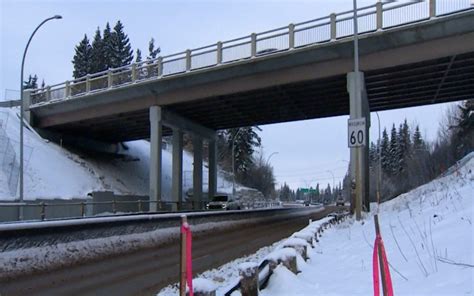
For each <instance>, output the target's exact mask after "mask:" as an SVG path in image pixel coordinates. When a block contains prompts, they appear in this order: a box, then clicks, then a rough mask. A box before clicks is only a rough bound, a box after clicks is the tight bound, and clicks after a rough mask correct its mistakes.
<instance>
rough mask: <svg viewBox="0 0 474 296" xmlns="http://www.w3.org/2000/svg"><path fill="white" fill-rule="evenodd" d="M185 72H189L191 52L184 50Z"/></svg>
mask: <svg viewBox="0 0 474 296" xmlns="http://www.w3.org/2000/svg"><path fill="white" fill-rule="evenodd" d="M186 71H191V50H189V49H187V50H186Z"/></svg>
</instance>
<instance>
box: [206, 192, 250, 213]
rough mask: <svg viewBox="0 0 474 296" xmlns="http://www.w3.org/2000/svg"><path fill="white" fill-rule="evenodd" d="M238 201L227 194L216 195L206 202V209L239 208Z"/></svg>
mask: <svg viewBox="0 0 474 296" xmlns="http://www.w3.org/2000/svg"><path fill="white" fill-rule="evenodd" d="M241 208H242V206H241V203H240V202H239V201H236V200H233V199H232V198H230V197H229V196H227V195H216V196H214V197H213V198H212V199H211V201H210V202H208V203H207V204H206V209H207V210H240V209H241Z"/></svg>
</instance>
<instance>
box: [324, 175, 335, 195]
mask: <svg viewBox="0 0 474 296" xmlns="http://www.w3.org/2000/svg"><path fill="white" fill-rule="evenodd" d="M326 172H328V173H330V174H331V175H332V192H333V193H334V186H335V178H334V173H333V172H332V171H330V170H327V171H326ZM333 195H334V194H333ZM333 197H334V196H333Z"/></svg>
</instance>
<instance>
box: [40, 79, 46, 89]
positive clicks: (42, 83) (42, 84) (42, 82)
mask: <svg viewBox="0 0 474 296" xmlns="http://www.w3.org/2000/svg"><path fill="white" fill-rule="evenodd" d="M45 86H46V85H45V83H44V79H43V81H41V88H45Z"/></svg>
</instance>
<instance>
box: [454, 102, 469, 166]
mask: <svg viewBox="0 0 474 296" xmlns="http://www.w3.org/2000/svg"><path fill="white" fill-rule="evenodd" d="M452 138H453V139H452V142H453V144H454V145H455V147H454V149H455V151H456V154H457V156H458V158H461V157H463V156H464V155H466V154H468V153H469V152H472V151H473V150H474V99H471V100H467V101H464V102H463V103H461V104H460V105H458V116H457V118H456V123H455V126H454V133H453V136H452Z"/></svg>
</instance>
